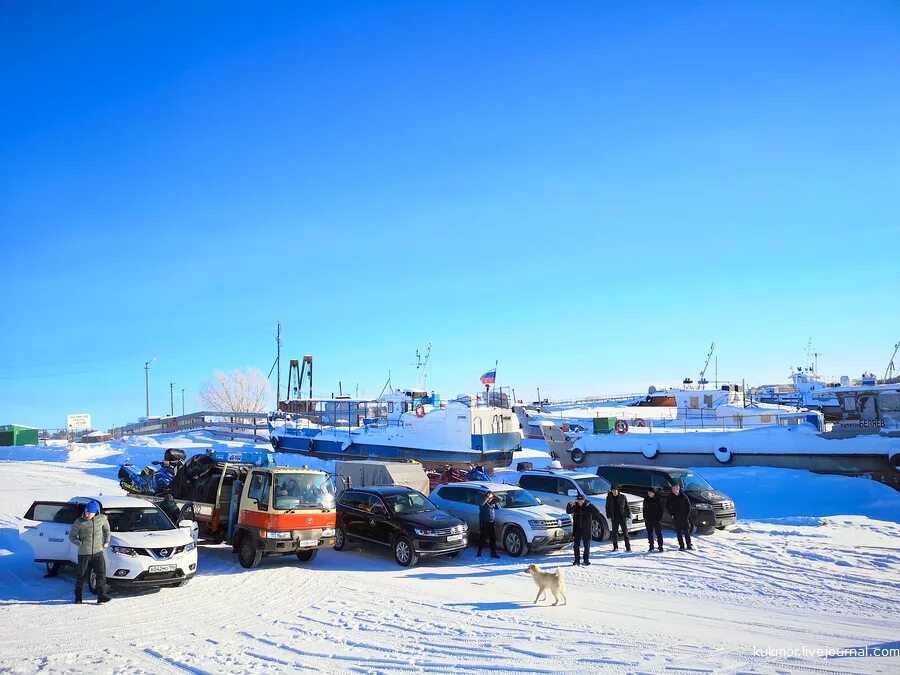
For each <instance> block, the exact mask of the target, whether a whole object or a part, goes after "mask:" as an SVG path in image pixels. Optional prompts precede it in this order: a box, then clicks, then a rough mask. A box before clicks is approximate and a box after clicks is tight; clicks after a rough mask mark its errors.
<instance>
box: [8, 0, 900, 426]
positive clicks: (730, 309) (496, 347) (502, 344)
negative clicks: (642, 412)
mask: <svg viewBox="0 0 900 675" xmlns="http://www.w3.org/2000/svg"><path fill="white" fill-rule="evenodd" d="M0 57H2V62H3V64H4V68H3V69H2V72H0V97H2V101H0V102H2V107H0V235H2V239H0V250H2V252H3V256H2V263H0V298H2V309H0V312H2V314H0V424H3V423H8V422H18V423H23V424H31V425H35V426H41V427H58V426H61V425H63V424H64V423H65V415H66V414H67V413H73V412H90V413H92V414H93V416H94V422H95V425H96V426H109V425H113V424H118V423H124V422H128V421H132V420H134V419H136V418H137V417H138V416H139V415H142V414H143V409H144V372H143V363H144V361H146V360H147V359H149V358H152V357H156V359H157V361H156V362H155V363H154V364H153V369H152V371H151V381H152V393H151V396H152V401H153V404H152V412H153V413H156V414H162V413H165V412H167V411H168V405H169V402H168V391H169V387H168V383H169V382H171V381H175V382H177V383H178V385H177V388H178V391H180V388H181V387H185V388H186V397H187V407H188V408H189V409H190V408H196V402H195V396H196V392H197V390H198V388H199V386H200V384H201V382H203V381H204V380H205V379H207V378H209V376H210V374H211V373H212V371H213V370H215V369H222V370H230V369H234V368H246V367H250V366H255V367H258V368H260V369H262V370H263V371H265V372H267V371H268V369H269V367H270V366H271V365H272V362H273V359H274V328H275V322H276V321H278V320H280V321H281V322H282V324H283V332H284V350H283V355H284V357H285V358H289V357H291V356H294V357H300V356H302V355H303V354H304V353H311V354H313V355H314V356H315V359H316V389H317V393H319V394H323V395H329V394H330V393H331V392H334V391H336V390H337V382H338V380H342V381H343V383H344V386H345V388H350V389H351V390H355V387H356V385H357V383H358V385H359V387H360V390H361V392H365V393H366V394H377V393H378V392H379V391H380V389H381V386H382V385H383V384H384V381H385V380H386V379H387V373H388V370H391V371H392V375H393V382H394V384H395V385H402V384H409V383H412V381H413V379H414V368H412V367H411V365H410V364H411V363H413V361H414V355H415V350H416V348H420V349H421V348H424V346H425V344H426V343H428V342H429V341H430V342H432V343H433V345H434V346H433V356H432V369H431V384H432V385H433V386H434V388H435V389H437V390H438V391H439V392H441V393H443V394H444V395H445V396H453V395H455V394H457V393H460V392H463V391H473V390H477V389H479V388H480V385H479V383H478V377H479V375H480V374H481V373H482V372H483V371H484V370H486V369H487V368H489V367H490V366H491V365H492V364H493V363H494V361H495V360H499V362H500V367H499V371H498V385H499V384H502V385H507V386H509V385H512V386H514V387H515V388H516V390H517V395H518V396H519V397H520V398H526V399H529V400H530V399H533V398H534V397H536V391H535V390H536V388H537V387H541V392H542V394H544V395H547V396H551V397H553V396H555V397H561V396H568V395H575V394H598V393H617V392H622V391H640V390H644V389H645V388H646V386H647V385H648V384H651V383H665V382H678V381H680V380H681V379H682V378H683V377H685V376H686V375H690V376H692V377H694V378H695V379H696V377H697V374H698V373H699V370H700V368H701V366H702V362H703V359H704V357H705V355H706V351H707V349H708V347H709V343H710V342H711V341H712V340H715V341H716V342H717V344H718V350H717V354H718V357H719V375H720V377H722V378H731V379H737V380H740V379H742V378H743V379H746V380H747V381H748V382H752V383H761V382H773V381H785V380H786V377H787V374H788V368H789V366H791V365H799V364H802V363H804V361H805V348H806V342H807V339H808V338H809V337H812V338H813V343H814V346H815V348H816V349H817V350H818V351H819V352H821V353H822V356H821V357H820V359H819V363H820V370H821V371H822V372H823V373H824V374H826V375H840V374H844V373H846V374H850V375H858V374H859V373H860V372H862V370H863V369H867V370H869V369H871V370H874V371H875V372H876V373H878V374H881V373H882V372H883V371H884V368H885V366H886V363H887V360H888V357H889V355H890V351H891V348H892V345H893V344H894V342H896V341H897V340H898V339H900V311H898V294H897V282H896V280H897V257H898V248H900V247H898V245H900V198H898V195H900V123H898V120H900V86H898V82H900V5H898V3H897V2H894V1H891V0H884V1H882V2H879V1H878V0H872V1H870V2H850V1H846V2H828V1H827V0H816V1H810V2H793V3H784V2H766V1H760V0H753V1H750V0H748V1H745V2H727V3H723V2H717V1H712V0H710V1H708V2H703V1H696V2H679V3H671V2H634V3H605V2H585V3H562V4H561V3H554V2H540V3H535V2H521V1H519V2H508V3H506V2H492V3H459V2H446V3H439V2H428V3H422V2H383V3H372V2H360V3H349V2H343V3H325V2H322V3H314V2H302V3H300V2H298V3H264V4H260V3H256V2H247V3H233V2H226V3H221V2H217V3H207V4H204V3H153V5H152V6H145V7H142V8H141V11H140V12H139V11H138V10H137V9H136V8H135V6H133V5H131V6H127V5H123V4H122V3H108V4H105V5H104V4H102V3H91V4H90V5H85V4H83V3H76V4H72V3H34V2H25V1H19V2H4V3H2V5H0ZM176 407H177V408H178V407H180V406H179V405H176Z"/></svg>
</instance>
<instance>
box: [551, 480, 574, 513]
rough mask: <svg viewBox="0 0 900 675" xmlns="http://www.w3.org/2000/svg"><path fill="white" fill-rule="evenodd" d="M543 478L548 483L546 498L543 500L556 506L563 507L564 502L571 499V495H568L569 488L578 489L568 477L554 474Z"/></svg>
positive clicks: (566, 502)
mask: <svg viewBox="0 0 900 675" xmlns="http://www.w3.org/2000/svg"><path fill="white" fill-rule="evenodd" d="M544 480H546V481H547V483H548V492H547V499H546V500H544V501H545V503H547V504H550V505H551V506H555V507H557V508H565V506H566V504H568V503H569V502H570V501H572V497H570V496H569V490H577V489H578V486H577V485H575V483H573V482H572V481H570V480H569V479H568V478H559V477H555V476H554V477H552V478H545V479H544Z"/></svg>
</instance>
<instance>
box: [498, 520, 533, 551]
mask: <svg viewBox="0 0 900 675" xmlns="http://www.w3.org/2000/svg"><path fill="white" fill-rule="evenodd" d="M503 550H504V551H506V552H507V553H508V554H509V555H510V556H511V557H513V558H518V557H519V556H521V555H522V554H523V553H527V552H528V540H527V539H526V538H525V533H524V532H523V531H522V528H521V527H519V526H518V525H511V526H509V527H507V528H506V530H504V532H503Z"/></svg>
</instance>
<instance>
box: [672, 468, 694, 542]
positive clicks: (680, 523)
mask: <svg viewBox="0 0 900 675" xmlns="http://www.w3.org/2000/svg"><path fill="white" fill-rule="evenodd" d="M666 508H667V509H668V511H669V515H671V516H672V524H673V525H674V526H675V533H676V534H677V535H678V550H679V551H683V550H684V544H685V540H686V541H687V550H688V551H693V550H694V547H693V546H691V500H690V499H688V496H687V495H686V494H684V493H683V492H682V491H681V486H680V485H678V484H677V483H676V484H675V485H673V486H672V494H670V495H669V499H668V500H667V501H666Z"/></svg>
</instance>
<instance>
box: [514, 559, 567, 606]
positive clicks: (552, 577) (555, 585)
mask: <svg viewBox="0 0 900 675" xmlns="http://www.w3.org/2000/svg"><path fill="white" fill-rule="evenodd" d="M525 571H526V572H528V574H530V575H531V578H532V579H534V583H536V584H537V587H538V594H537V596H536V597H535V599H534V603H532V604H536V603H537V601H538V600H540V599H541V596H542V595H543V596H544V598H546V597H547V591H548V590H549V591H550V592H551V593H553V600H554V602H553V604H554V605H556V604H557V603H559V598H560V596H562V599H563V600H564V601H565V602H564V603H563V604H564V605H567V604H569V600H568V598H566V577H565V571H564V570H563V568H562V567H557V568H556V571H554V572H545V571H544V570H542V569H541V568H540V567H538V566H537V565H529V566H528V567H526V568H525Z"/></svg>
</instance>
